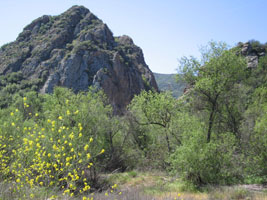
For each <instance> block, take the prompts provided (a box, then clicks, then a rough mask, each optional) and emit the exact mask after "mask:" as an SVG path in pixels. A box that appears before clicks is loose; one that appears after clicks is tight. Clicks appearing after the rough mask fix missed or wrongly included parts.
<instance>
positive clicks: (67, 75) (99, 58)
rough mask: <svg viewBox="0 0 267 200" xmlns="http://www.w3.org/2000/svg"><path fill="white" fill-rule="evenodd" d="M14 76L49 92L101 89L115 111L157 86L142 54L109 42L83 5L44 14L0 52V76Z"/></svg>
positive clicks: (124, 41)
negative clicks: (56, 89)
mask: <svg viewBox="0 0 267 200" xmlns="http://www.w3.org/2000/svg"><path fill="white" fill-rule="evenodd" d="M12 72H15V73H20V74H22V77H23V79H25V80H30V81H32V82H35V83H36V85H37V90H38V91H40V92H42V93H50V92H52V91H53V88H54V87H55V86H63V87H68V88H71V89H73V90H74V91H75V92H78V91H86V90H88V87H89V86H96V87H98V88H102V89H103V90H104V92H105V93H106V94H107V96H108V98H109V100H110V103H111V104H112V105H113V106H114V108H115V112H116V111H118V112H119V111H120V110H122V109H124V108H125V107H126V105H127V104H128V103H129V102H130V101H131V99H132V98H133V96H134V95H135V94H138V93H140V91H141V90H143V89H145V90H149V89H155V90H156V91H158V87H157V84H156V81H155V78H154V76H153V74H152V72H151V71H150V69H149V68H148V66H147V65H146V63H145V61H144V57H143V53H142V50H141V49H140V48H139V47H137V46H136V45H135V44H134V43H133V41H132V39H131V38H130V37H128V36H121V37H113V34H112V32H111V31H110V30H109V28H108V27H107V25H106V24H104V23H103V22H102V21H101V20H100V19H98V18H97V17H96V16H95V15H94V14H92V13H91V12H90V11H89V10H88V9H86V8H84V7H82V6H73V7H72V8H70V9H69V10H67V11H66V12H64V13H63V14H61V15H59V16H47V15H44V16H42V17H40V18H38V19H36V20H34V21H33V22H32V23H31V24H29V25H28V26H26V27H25V28H24V30H23V32H22V33H20V34H19V36H18V38H17V39H16V41H14V42H12V43H9V44H7V45H4V46H2V47H1V49H0V75H2V76H3V75H7V74H10V73H12Z"/></svg>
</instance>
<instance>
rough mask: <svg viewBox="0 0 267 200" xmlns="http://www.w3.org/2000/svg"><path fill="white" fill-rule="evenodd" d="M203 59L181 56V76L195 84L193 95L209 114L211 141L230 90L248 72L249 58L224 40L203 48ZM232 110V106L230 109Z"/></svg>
mask: <svg viewBox="0 0 267 200" xmlns="http://www.w3.org/2000/svg"><path fill="white" fill-rule="evenodd" d="M201 54H202V57H201V60H198V59H196V58H194V57H190V58H187V57H183V58H182V59H181V60H180V65H179V68H180V71H181V74H182V76H180V77H181V79H183V81H185V82H186V83H187V84H188V85H190V87H191V88H192V90H193V91H194V92H193V95H195V96H196V97H197V98H196V99H197V101H200V102H201V107H200V108H199V110H202V111H204V112H205V113H206V114H205V115H204V116H205V117H206V118H207V120H206V121H207V135H206V140H207V142H210V139H211V134H212V129H213V126H214V122H215V120H216V117H217V115H218V113H220V114H221V112H222V111H223V107H224V103H225V98H229V96H228V95H227V94H229V92H230V91H231V90H232V89H233V88H234V85H235V84H238V83H239V81H240V80H242V79H243V77H244V75H245V71H246V70H245V69H246V62H245V60H244V58H242V57H241V56H239V55H237V54H236V53H235V52H234V51H233V50H228V48H227V45H226V44H225V43H216V42H210V43H209V45H208V46H207V47H206V48H202V50H201ZM228 110H229V109H228Z"/></svg>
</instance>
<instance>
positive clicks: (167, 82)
mask: <svg viewBox="0 0 267 200" xmlns="http://www.w3.org/2000/svg"><path fill="white" fill-rule="evenodd" d="M154 76H155V79H156V82H157V84H158V87H159V90H160V91H171V92H172V95H173V96H174V97H175V98H178V97H180V96H181V95H182V94H183V92H184V88H185V86H186V85H185V83H183V82H181V81H178V82H177V74H160V73H154Z"/></svg>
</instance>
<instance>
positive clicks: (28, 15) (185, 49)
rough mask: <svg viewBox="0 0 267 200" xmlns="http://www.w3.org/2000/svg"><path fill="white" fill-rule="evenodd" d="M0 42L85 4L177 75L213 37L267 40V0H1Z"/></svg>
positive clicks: (155, 65) (158, 66)
mask: <svg viewBox="0 0 267 200" xmlns="http://www.w3.org/2000/svg"><path fill="white" fill-rule="evenodd" d="M0 2H1V3H0V27H1V31H0V45H3V44H5V43H8V42H11V41H14V40H15V39H16V37H17V35H18V34H19V33H20V32H21V31H22V29H23V27H25V26H26V25H27V24H29V23H30V22H31V21H33V20H34V19H36V18H37V17H40V16H42V15H44V14H48V15H58V14H60V13H62V12H64V11H65V10H67V9H68V8H70V7H71V6H72V5H84V6H85V7H87V8H88V9H89V10H90V11H91V12H93V13H94V14H95V15H97V16H98V17H99V18H100V19H102V20H103V21H104V22H105V23H106V24H107V25H108V26H109V28H110V29H111V30H112V32H113V33H114V35H115V36H118V35H129V36H130V37H131V38H133V40H134V42H135V44H137V45H138V46H140V47H141V48H142V49H143V52H144V56H145V60H146V63H147V64H148V65H149V67H150V69H151V70H152V71H153V72H159V73H176V72H177V70H176V69H177V65H178V59H179V58H181V57H182V56H189V55H193V56H196V57H198V56H199V48H200V47H201V45H206V44H207V43H208V42H209V41H211V40H214V41H224V42H226V43H228V44H229V45H231V46H234V45H235V44H237V43H238V42H239V41H242V42H246V41H248V40H251V39H256V40H259V41H260V42H262V43H265V42H267V1H266V0H253V1H252V0H8V1H7V0H6V1H4V0H0Z"/></svg>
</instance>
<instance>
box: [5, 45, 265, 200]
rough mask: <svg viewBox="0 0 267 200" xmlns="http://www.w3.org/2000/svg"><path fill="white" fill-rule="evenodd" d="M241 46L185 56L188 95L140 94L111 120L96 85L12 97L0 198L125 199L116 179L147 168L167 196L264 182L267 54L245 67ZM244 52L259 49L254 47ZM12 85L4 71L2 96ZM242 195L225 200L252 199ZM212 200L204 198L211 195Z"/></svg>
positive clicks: (7, 109)
mask: <svg viewBox="0 0 267 200" xmlns="http://www.w3.org/2000/svg"><path fill="white" fill-rule="evenodd" d="M242 45H243V44H240V46H237V47H236V48H233V49H228V48H227V45H226V44H224V43H215V42H211V43H209V45H208V46H207V48H206V49H203V51H202V52H201V53H202V59H201V60H197V59H195V58H192V57H190V58H186V57H185V58H182V59H181V60H180V71H181V72H182V74H181V76H179V77H180V80H181V81H182V82H183V83H185V84H187V85H188V89H187V91H186V93H185V94H183V95H182V96H181V97H180V98H179V99H176V98H174V97H173V96H172V95H171V93H169V92H161V93H157V92H155V91H145V90H143V91H142V92H141V93H140V94H139V95H136V96H135V97H134V98H133V100H132V101H131V103H130V104H129V105H128V107H127V111H126V112H125V113H124V115H121V116H117V115H113V110H112V106H111V105H110V104H109V100H108V98H107V97H106V95H105V94H104V92H103V91H101V90H96V88H94V87H90V88H89V89H88V91H86V92H79V93H74V92H73V91H72V90H71V89H67V88H62V87H57V88H55V89H54V91H53V93H51V94H40V93H38V92H36V91H31V90H30V89H28V90H23V91H24V92H14V93H12V95H10V98H11V101H10V102H11V103H10V104H6V103H5V106H2V108H1V110H0V121H1V123H0V159H1V162H0V181H1V183H2V184H1V185H4V186H8V187H3V188H5V189H3V191H2V192H1V194H0V198H1V199H48V198H49V199H57V198H62V199H63V198H64V199H66V198H67V199H72V198H77V199H83V200H88V199H94V194H93V193H95V192H101V191H104V193H103V196H104V197H103V196H102V197H101V198H100V199H104V198H106V199H109V198H110V199H112V198H113V195H115V196H114V199H115V198H121V199H122V197H123V195H122V196H121V197H120V194H121V192H123V193H124V194H125V193H126V192H125V191H124V190H123V187H120V185H121V186H122V185H123V184H124V183H126V182H127V179H123V176H122V175H120V174H118V175H117V176H116V174H117V172H126V173H129V174H128V177H130V178H133V179H132V180H135V179H134V178H135V177H138V176H139V175H140V174H141V172H140V171H151V170H154V171H158V172H159V171H160V172H161V173H164V174H168V175H171V176H172V177H173V178H174V179H171V180H169V181H166V182H164V181H162V180H161V179H160V178H159V179H157V180H156V181H155V180H154V179H153V178H147V179H145V180H147V181H148V180H151V181H152V182H153V187H154V188H155V187H156V186H157V187H156V188H158V189H157V190H166V191H167V190H169V191H170V192H171V191H172V189H171V188H172V187H173V188H176V189H174V191H175V192H179V191H177V188H179V190H181V191H202V192H203V191H207V190H208V189H207V188H208V187H210V186H215V185H216V186H218V185H235V184H266V183H267V163H266V161H267V56H265V54H264V55H263V54H261V56H259V57H258V58H259V60H258V65H257V67H254V68H251V67H249V68H248V67H247V60H246V58H245V56H244V55H243V54H242V49H243V48H242ZM250 45H251V48H252V50H253V51H255V52H258V51H257V48H260V49H261V50H260V51H262V49H264V52H265V51H266V46H264V45H262V44H259V43H255V41H252V42H251V43H250ZM13 76H14V77H13ZM7 79H8V80H9V83H8V84H7V82H6V81H5V80H7ZM12 80H14V81H13V82H14V84H16V85H20V86H21V84H17V83H22V82H19V81H20V76H19V75H18V74H10V75H9V76H2V77H1V91H4V90H6V91H7V92H9V90H11V89H10V88H12ZM30 85H31V84H30ZM33 85H34V84H33ZM33 85H31V87H32V86H33ZM132 170H135V171H134V172H131V171H132ZM109 174H112V175H113V176H111V177H110V176H109ZM164 176H165V175H164ZM112 177H113V178H112ZM130 178H128V181H129V179H130ZM167 179H168V178H166V180H167ZM122 180H125V181H124V182H123V181H122ZM163 180H165V179H163ZM135 181H137V182H138V181H140V179H139V180H138V179H137V180H135ZM157 181H158V183H159V184H158V185H157V184H154V183H155V182H157ZM160 181H161V182H160ZM175 181H178V182H175ZM176 184H177V185H176ZM178 185H179V186H178ZM163 186H164V187H163ZM144 188H145V187H144ZM146 189H147V188H146ZM147 190H148V191H149V189H147ZM150 191H151V190H150ZM242 191H243V190H242ZM242 191H241V192H240V194H239V193H238V195H237V196H236V197H234V195H232V196H230V197H231V198H233V199H238V198H240V197H241V198H243V197H244V198H245V197H247V196H249V195H250V194H247V193H245V192H243V193H242ZM136 194H137V193H136ZM147 194H148V197H146V198H148V199H149V198H152V197H151V193H147ZM265 194H266V193H265ZM265 194H264V193H261V195H260V196H261V197H262V198H264V196H265V197H266V195H265ZM55 195H57V196H55ZM116 195H117V196H116ZM212 195H215V196H202V197H203V198H207V199H208V198H210V199H212V198H216V195H218V194H215V193H214V194H212ZM219 195H220V194H219ZM63 196H64V197H63ZM152 196H153V195H152ZM124 197H125V198H124ZM124 197H123V198H124V199H130V197H129V196H128V197H129V198H128V197H127V196H124ZM169 197H170V198H172V199H173V198H174V197H173V196H172V195H170V196H169ZM169 197H166V198H165V199H168V198H169ZM191 197H192V196H190V195H188V196H187V197H186V196H185V197H184V199H190V198H191ZM230 197H229V198H230ZM138 198H139V199H141V198H144V199H145V196H143V197H140V196H139V197H136V199H138ZM175 198H176V199H182V197H181V196H180V195H176V196H175ZM192 198H194V197H192ZM196 198H197V197H196Z"/></svg>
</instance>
